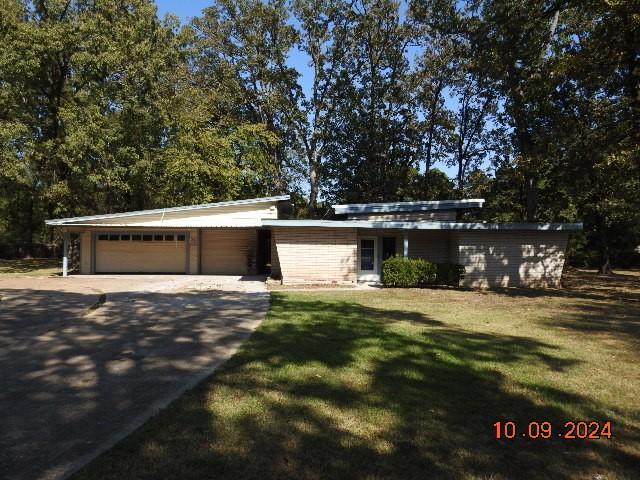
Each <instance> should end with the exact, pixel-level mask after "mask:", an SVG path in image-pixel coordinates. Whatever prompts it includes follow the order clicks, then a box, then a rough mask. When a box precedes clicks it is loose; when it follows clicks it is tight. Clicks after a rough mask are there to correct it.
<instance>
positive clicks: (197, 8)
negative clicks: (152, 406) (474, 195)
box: [156, 0, 455, 177]
mask: <svg viewBox="0 0 640 480" xmlns="http://www.w3.org/2000/svg"><path fill="white" fill-rule="evenodd" d="M211 4H212V0H156V5H157V6H158V15H159V16H160V17H161V18H162V17H164V16H165V15H167V14H169V13H172V14H174V15H177V16H178V17H179V18H180V19H181V20H182V22H183V23H187V22H188V21H189V20H190V19H192V18H193V17H198V16H200V15H201V14H202V10H203V9H204V8H206V7H208V6H209V5H211ZM288 63H289V65H290V66H291V67H293V68H295V69H296V70H297V71H298V72H299V73H300V74H301V76H300V86H301V87H302V89H303V90H304V91H305V93H307V94H308V93H309V91H310V89H311V81H312V78H311V69H310V67H309V65H308V57H307V56H306V55H305V54H304V53H303V52H300V51H298V50H295V49H294V50H292V51H291V55H290V57H289V62H288ZM436 167H437V168H439V169H441V170H443V171H444V172H445V173H446V174H447V175H449V176H450V177H453V176H455V169H454V168H452V167H447V166H446V165H444V164H442V163H439V164H438V165H436Z"/></svg>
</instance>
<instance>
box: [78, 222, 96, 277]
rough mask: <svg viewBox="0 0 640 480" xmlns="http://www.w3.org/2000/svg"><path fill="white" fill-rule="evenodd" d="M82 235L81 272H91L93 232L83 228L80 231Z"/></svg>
mask: <svg viewBox="0 0 640 480" xmlns="http://www.w3.org/2000/svg"><path fill="white" fill-rule="evenodd" d="M78 233H79V235H80V273H82V274H85V275H86V274H89V273H91V254H92V252H93V248H92V246H91V232H90V231H89V230H82V231H80V232H78Z"/></svg>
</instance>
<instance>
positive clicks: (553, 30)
mask: <svg viewBox="0 0 640 480" xmlns="http://www.w3.org/2000/svg"><path fill="white" fill-rule="evenodd" d="M462 8H463V9H464V10H465V12H464V13H465V14H466V15H467V17H468V18H469V22H468V25H469V30H468V32H469V40H470V42H471V45H472V46H473V55H474V57H475V58H476V59H477V60H478V62H479V64H481V65H483V66H484V68H485V71H486V74H487V76H488V77H489V78H491V79H492V80H493V81H494V82H495V85H496V87H497V88H498V89H499V91H500V94H501V96H502V98H503V100H504V106H505V118H506V120H507V122H508V124H509V125H510V127H511V128H512V131H513V144H514V146H515V147H516V152H515V153H516V155H517V162H518V165H519V168H520V169H521V170H522V172H523V179H524V190H525V202H526V205H525V211H526V219H527V221H534V220H535V219H536V218H537V214H538V204H537V193H538V187H539V182H540V180H541V179H540V176H541V171H542V170H543V169H544V166H543V164H544V162H546V161H547V160H548V155H547V154H548V152H547V150H546V144H544V143H542V142H540V141H539V140H540V138H541V136H540V133H541V132H542V131H544V130H545V128H546V125H545V124H544V123H543V122H541V121H540V119H541V118H544V117H545V116H546V112H545V110H546V108H547V107H548V98H549V95H550V94H551V93H552V92H553V90H554V85H555V83H554V82H555V80H554V79H555V78H556V77H557V75H556V74H555V72H554V70H553V66H554V56H553V53H554V52H555V50H554V48H553V46H554V42H556V40H557V35H556V34H557V26H558V21H559V18H560V15H561V13H563V12H564V11H565V10H566V8H567V7H566V5H565V2H549V1H547V0H533V1H530V0H510V1H507V2H505V1H499V0H473V1H470V2H468V3H467V4H466V5H464V6H463V7H462Z"/></svg>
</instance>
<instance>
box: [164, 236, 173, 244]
mask: <svg viewBox="0 0 640 480" xmlns="http://www.w3.org/2000/svg"><path fill="white" fill-rule="evenodd" d="M164 239H165V240H166V241H167V242H173V235H165V236H164Z"/></svg>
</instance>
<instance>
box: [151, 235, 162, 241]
mask: <svg viewBox="0 0 640 480" xmlns="http://www.w3.org/2000/svg"><path fill="white" fill-rule="evenodd" d="M153 239H154V240H155V241H156V242H161V241H162V240H163V239H164V238H163V236H162V235H154V236H153Z"/></svg>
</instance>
